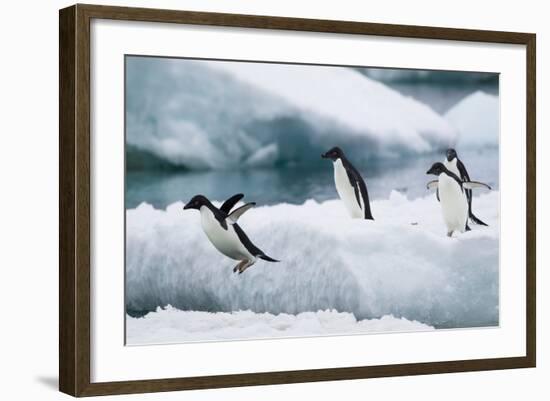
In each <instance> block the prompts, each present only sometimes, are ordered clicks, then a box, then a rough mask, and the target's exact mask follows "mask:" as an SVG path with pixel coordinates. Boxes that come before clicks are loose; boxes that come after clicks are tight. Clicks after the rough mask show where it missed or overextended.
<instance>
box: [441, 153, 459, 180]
mask: <svg viewBox="0 0 550 401" xmlns="http://www.w3.org/2000/svg"><path fill="white" fill-rule="evenodd" d="M456 160H457V158H456V157H455V158H454V159H453V160H451V161H448V160H447V159H445V161H444V162H443V165H444V166H445V168H446V169H447V170H449V171H450V172H451V173H454V174H455V175H456V176H457V177H460V171H458V167H457V166H456Z"/></svg>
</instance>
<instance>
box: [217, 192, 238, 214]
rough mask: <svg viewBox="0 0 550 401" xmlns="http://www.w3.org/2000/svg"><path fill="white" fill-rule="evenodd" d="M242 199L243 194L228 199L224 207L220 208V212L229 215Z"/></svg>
mask: <svg viewBox="0 0 550 401" xmlns="http://www.w3.org/2000/svg"><path fill="white" fill-rule="evenodd" d="M242 198H244V195H243V194H235V195H233V196H232V197H231V198H229V199H227V200H226V201H225V202H224V203H223V205H221V206H220V210H221V211H222V212H225V213H227V214H229V212H230V211H231V209H232V208H233V206H235V205H236V204H237V202H238V201H240V200H241V199H242Z"/></svg>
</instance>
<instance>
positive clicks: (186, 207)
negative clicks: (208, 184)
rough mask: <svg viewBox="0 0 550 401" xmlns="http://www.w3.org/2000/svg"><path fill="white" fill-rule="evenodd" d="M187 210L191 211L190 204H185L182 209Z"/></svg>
mask: <svg viewBox="0 0 550 401" xmlns="http://www.w3.org/2000/svg"><path fill="white" fill-rule="evenodd" d="M187 209H191V204H190V203H187V204H186V205H185V206H184V207H183V210H187Z"/></svg>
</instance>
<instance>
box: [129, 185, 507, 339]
mask: <svg viewBox="0 0 550 401" xmlns="http://www.w3.org/2000/svg"><path fill="white" fill-rule="evenodd" d="M498 197H499V193H498V191H493V192H490V193H483V194H480V195H478V196H475V197H474V205H475V211H476V215H477V216H478V217H480V218H481V219H483V220H484V221H486V222H487V223H488V224H489V227H480V226H473V230H472V231H470V232H466V233H464V234H459V235H458V236H456V237H453V238H447V237H446V236H445V226H444V223H443V220H442V216H441V211H440V206H439V203H438V202H437V200H436V199H435V196H434V195H433V194H429V195H427V196H425V197H423V198H418V199H415V200H408V199H407V198H406V197H405V196H404V195H402V194H400V193H398V192H395V191H394V192H392V193H391V196H390V198H389V199H386V200H378V201H374V202H372V210H373V214H374V216H375V219H376V220H375V221H365V220H352V219H350V218H349V217H348V216H347V214H346V212H345V210H344V207H343V205H342V203H341V202H340V201H339V200H329V201H325V202H323V203H317V202H315V201H313V200H309V201H307V202H305V203H304V204H302V205H290V204H278V205H273V206H259V207H256V208H255V209H252V210H250V211H248V212H247V213H246V214H245V215H243V216H242V217H241V219H240V220H239V224H240V225H241V227H242V228H243V229H244V230H245V232H246V233H247V234H248V236H249V237H250V239H251V240H252V242H254V243H255V244H256V245H257V246H258V247H259V248H260V249H262V250H263V251H264V252H266V253H267V254H268V255H270V256H272V257H274V258H277V259H280V260H281V262H280V263H268V262H265V261H258V263H256V264H255V265H254V266H252V267H251V268H250V269H248V270H247V271H246V272H245V273H244V274H242V275H236V274H233V273H232V267H233V266H234V265H235V264H236V262H235V261H233V260H230V259H227V258H226V257H224V256H222V255H221V254H220V253H218V252H217V251H216V249H214V247H213V246H212V245H211V244H210V243H209V241H208V239H207V238H206V235H205V234H204V232H203V231H202V229H201V226H200V218H199V214H198V213H196V212H195V211H184V210H183V209H182V207H183V203H180V202H178V203H175V204H172V205H170V206H169V207H168V208H167V209H166V210H158V209H154V208H153V207H152V206H150V205H147V204H141V205H140V206H139V207H137V208H136V209H129V210H127V211H126V213H127V237H126V245H127V249H126V252H127V253H126V255H127V256H126V258H127V259H126V280H127V281H126V307H127V310H128V311H155V310H157V308H158V307H159V306H161V307H164V306H166V305H172V306H173V307H174V308H176V309H179V310H183V311H204V312H233V311H239V310H243V311H246V310H250V311H253V312H256V313H264V312H269V313H270V314H273V315H279V314H281V313H286V314H293V315H296V314H299V313H302V312H317V311H324V310H335V311H338V312H348V313H351V314H353V316H354V317H355V318H356V319H357V320H364V319H376V318H381V317H383V316H385V315H393V316H395V317H396V318H402V317H403V318H405V319H408V320H416V321H419V322H422V323H424V324H427V325H429V326H434V327H437V328H441V327H471V326H491V325H496V324H498V322H499V320H498V316H499V300H498V288H499V279H498V277H499V275H498V272H499V234H498V233H499V209H498V206H499V200H498ZM245 200H247V199H245ZM218 204H219V203H218Z"/></svg>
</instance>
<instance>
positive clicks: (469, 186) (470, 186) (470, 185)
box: [462, 181, 491, 189]
mask: <svg viewBox="0 0 550 401" xmlns="http://www.w3.org/2000/svg"><path fill="white" fill-rule="evenodd" d="M462 187H463V188H465V189H478V188H485V189H491V187H490V186H489V185H488V184H485V183H484V182H479V181H467V182H463V183H462Z"/></svg>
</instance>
